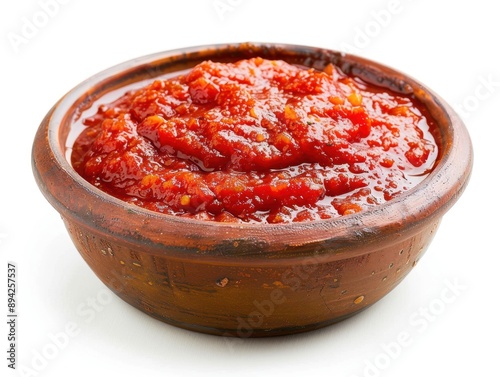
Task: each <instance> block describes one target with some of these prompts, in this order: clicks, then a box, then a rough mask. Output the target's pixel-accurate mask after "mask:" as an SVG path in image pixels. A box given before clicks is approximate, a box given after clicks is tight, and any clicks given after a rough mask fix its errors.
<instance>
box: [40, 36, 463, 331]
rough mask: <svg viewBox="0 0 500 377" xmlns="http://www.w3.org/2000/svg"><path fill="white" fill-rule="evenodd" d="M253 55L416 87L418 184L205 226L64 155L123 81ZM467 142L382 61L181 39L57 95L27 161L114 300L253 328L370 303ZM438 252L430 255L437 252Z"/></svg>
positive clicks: (427, 97)
mask: <svg viewBox="0 0 500 377" xmlns="http://www.w3.org/2000/svg"><path fill="white" fill-rule="evenodd" d="M254 56H261V57H263V58H268V59H283V60H285V61H288V62H289V63H294V64H300V65H303V66H309V67H314V68H318V69H323V68H324V67H325V66H326V65H327V64H328V63H330V62H331V63H333V64H334V65H336V66H338V67H340V68H341V69H342V70H343V71H344V72H346V73H349V74H352V75H355V76H358V77H360V78H362V79H364V80H366V81H369V82H374V83H377V84H378V85H381V86H385V87H388V88H391V89H392V90H395V91H397V92H403V93H413V94H414V95H415V96H416V97H418V98H419V99H420V100H421V101H422V102H423V103H424V104H425V106H427V108H428V109H429V111H430V113H431V114H432V116H433V117H434V118H435V120H436V122H437V124H438V127H439V132H438V133H439V135H437V136H438V137H437V138H438V143H439V144H440V153H439V157H438V162H437V164H436V166H435V169H434V170H433V171H432V173H431V174H430V175H429V176H428V177H427V178H426V179H425V180H424V181H422V182H421V183H420V184H419V185H418V186H416V187H415V188H413V189H411V190H409V191H407V192H406V193H405V194H403V195H400V196H399V197H397V198H395V199H393V200H392V201H390V202H389V203H387V204H384V205H380V206H378V207H376V208H375V209H373V210H369V211H365V212H360V213H357V214H353V215H348V216H345V217H342V218H340V219H335V220H323V221H315V222H309V223H293V224H286V225H269V224H264V225H259V224H225V223H215V222H203V221H196V220H192V219H184V218H178V217H175V216H169V215H164V214H159V213H154V212H151V211H148V210H145V209H141V208H138V207H136V206H133V205H130V204H127V203H124V202H122V201H120V200H118V199H115V198H113V197H111V196H109V195H107V194H105V193H103V192H101V191H100V190H98V189H96V188H95V187H93V186H91V185H90V184H89V183H87V182H86V181H85V180H84V179H82V178H81V177H80V176H79V175H78V174H77V173H76V172H75V171H74V170H73V168H72V167H71V165H70V164H69V163H68V159H67V143H69V142H70V141H68V135H71V134H70V130H71V127H72V124H73V122H74V119H75V117H77V116H78V114H79V113H80V112H81V111H82V110H84V109H86V108H88V107H89V106H90V105H91V104H92V102H93V101H95V100H96V99H98V98H100V97H101V96H103V95H105V94H106V93H109V92H110V91H113V90H116V89H118V88H120V87H123V86H125V85H129V84H133V83H135V82H139V81H143V80H150V79H152V78H154V77H156V76H159V75H164V74H167V73H173V72H177V71H181V70H185V69H188V68H190V67H193V66H194V65H196V64H198V63H200V62H201V61H203V60H207V59H211V60H214V61H235V60H239V59H245V58H250V57H254ZM471 167H472V147H471V142H470V139H469V136H468V133H467V131H466V129H465V127H464V125H463V123H462V121H461V120H460V119H459V117H458V116H457V114H456V113H455V112H454V111H453V110H452V109H451V108H450V107H449V106H448V105H447V104H446V103H445V102H444V101H443V100H442V99H441V98H439V97H438V96H437V95H436V94H434V93H433V92H432V91H431V90H429V89H428V88H426V87H425V86H423V85H422V84H420V83H418V82H417V81H415V80H414V79H412V78H410V77H408V76H406V75H404V74H402V73H399V72H397V71H395V70H393V69H391V68H388V67H385V66H383V65H381V64H378V63H375V62H372V61H368V60H365V59H362V58H360V57H355V56H352V55H345V54H342V53H339V52H335V51H329V50H323V49H318V48H312V47H304V46H293V45H274V44H273V45H271V44H237V45H215V46H203V47H195V48H186V49H181V50H175V51H168V52H162V53H159V54H155V55H151V56H146V57H143V58H139V59H136V60H133V61H130V62H127V63H124V64H121V65H118V66H116V67H114V68H111V69H109V70H107V71H104V72H102V73H99V74H97V75H96V76H94V77H92V78H90V79H89V80H87V81H85V82H83V83H82V84H80V85H78V86H77V87H76V88H74V89H73V90H72V91H70V92H69V93H68V94H67V95H65V96H64V97H63V98H62V99H61V100H60V101H59V102H58V103H57V104H56V105H55V106H54V107H53V108H52V110H50V112H49V113H48V114H47V116H46V118H45V119H44V120H43V122H42V123H41V125H40V128H39V130H38V133H37V134H36V138H35V141H34V146H33V170H34V174H35V177H36V181H37V183H38V185H39V187H40V190H41V191H42V193H43V194H44V195H45V197H46V198H47V200H48V201H49V202H50V203H51V204H52V206H54V208H55V209H56V210H57V211H58V212H59V213H60V214H61V216H62V219H63V221H64V224H65V225H66V228H67V230H68V232H69V234H70V236H71V238H72V240H73V242H74V244H75V246H76V248H77V249H78V251H79V252H80V254H81V255H82V257H83V259H84V260H85V261H86V262H87V263H88V265H89V266H90V267H91V268H92V270H93V271H94V272H95V274H96V275H97V276H98V277H99V278H100V279H101V280H102V281H103V282H104V283H105V284H106V285H107V286H108V287H109V289H111V290H112V291H113V292H115V293H116V294H117V295H118V296H119V297H121V298H122V299H123V300H125V301H126V302H128V303H129V304H131V305H133V306H135V307H136V308H138V309H140V310H142V311H144V312H145V313H147V314H149V315H151V316H153V317H155V318H157V319H160V320H162V321H165V322H167V323H170V324H172V325H175V326H179V327H182V328H186V329H190V330H195V331H200V332H204V333H210V334H217V335H227V336H239V337H261V336H274V335H283V334H292V333H298V332H302V331H307V330H312V329H317V328H320V327H323V326H326V325H329V324H332V323H334V322H338V321H340V320H343V319H345V318H348V317H349V316H352V315H354V314H356V313H359V312H360V311H362V310H364V309H366V308H368V307H369V306H370V305H372V304H374V303H375V302H377V301H378V300H380V299H381V298H382V297H384V296H385V295H386V294H387V293H388V292H389V291H391V290H392V289H393V288H394V287H395V286H396V285H397V284H398V283H399V282H401V281H402V280H403V279H404V277H405V276H406V275H407V274H408V273H409V272H410V271H411V269H412V268H413V267H414V266H415V264H416V263H417V261H418V260H419V259H420V258H421V257H422V255H423V254H424V252H425V250H426V249H427V247H428V245H429V243H430V242H431V240H432V238H433V236H434V234H435V232H436V230H437V228H438V224H439V222H440V220H441V218H442V216H443V215H444V214H445V212H446V211H447V210H448V209H449V208H450V207H451V206H452V205H453V204H454V203H455V202H456V201H457V199H458V198H459V196H460V194H461V193H462V191H463V190H464V188H465V186H466V184H467V181H468V179H469V176H470V172H471ZM436 251H437V250H436Z"/></svg>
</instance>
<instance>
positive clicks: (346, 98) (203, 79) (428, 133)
mask: <svg viewBox="0 0 500 377" xmlns="http://www.w3.org/2000/svg"><path fill="white" fill-rule="evenodd" d="M83 125H84V126H85V127H84V130H83V131H82V133H81V134H80V135H79V136H78V137H77V139H76V141H75V144H74V145H73V152H72V155H71V160H72V161H71V162H72V164H73V166H74V168H75V169H76V171H77V172H78V173H79V174H80V175H81V176H82V177H84V178H85V179H86V180H87V181H88V182H90V183H91V184H93V185H94V186H96V187H98V188H99V189H101V190H103V191H105V192H107V193H109V194H110V195H113V196H115V197H117V198H119V199H121V200H124V201H126V202H129V203H133V204H135V205H138V206H141V207H144V208H147V209H150V210H153V211H157V212H162V213H166V214H171V215H176V216H183V217H190V218H195V219H199V220H212V221H221V222H250V223H259V222H263V223H287V222H300V221H313V220H321V219H331V218H336V217H339V216H343V215H349V214H353V213H357V212H360V211H363V210H366V209H368V208H370V207H373V206H377V205H380V204H383V203H385V202H387V201H390V200H391V199H393V198H394V197H396V196H397V195H399V194H401V193H403V192H404V191H406V190H409V189H411V188H412V187H414V186H415V185H416V184H418V183H419V182H420V181H422V180H423V179H424V178H425V177H426V176H427V175H428V174H429V172H430V171H431V170H432V167H433V165H434V163H435V160H436V158H437V155H438V147H437V144H436V141H435V139H434V137H433V132H434V129H435V126H434V124H433V120H432V118H431V117H430V116H429V115H428V114H427V112H426V110H425V107H424V106H422V105H421V104H420V103H419V102H418V100H416V99H414V98H413V97H412V96H406V95H402V94H398V93H394V92H391V91H390V90H387V89H384V88H379V87H376V86H374V85H370V84H367V83H365V82H363V81H361V80H359V79H357V78H353V77H350V76H347V75H345V74H344V73H342V72H341V71H340V70H338V68H336V67H334V66H333V65H329V66H327V67H326V69H325V70H324V71H323V72H320V71H317V70H313V69H307V68H303V67H297V66H293V65H290V64H288V63H286V62H283V61H270V60H264V59H261V58H253V59H249V60H242V61H239V62H236V63H217V62H211V61H207V62H203V63H201V64H199V65H197V66H196V67H194V68H193V69H192V70H190V71H189V72H188V73H186V74H182V75H180V76H177V77H173V78H167V79H158V80H156V81H154V82H152V83H150V84H148V85H146V86H145V87H143V88H140V89H136V90H132V91H129V92H126V93H124V94H123V95H122V96H121V97H120V98H118V99H117V100H116V101H114V102H112V103H108V104H101V105H100V106H99V107H98V110H97V112H96V113H95V114H94V115H91V116H88V117H86V118H85V119H83Z"/></svg>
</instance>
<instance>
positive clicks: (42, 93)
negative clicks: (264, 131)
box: [0, 0, 500, 377]
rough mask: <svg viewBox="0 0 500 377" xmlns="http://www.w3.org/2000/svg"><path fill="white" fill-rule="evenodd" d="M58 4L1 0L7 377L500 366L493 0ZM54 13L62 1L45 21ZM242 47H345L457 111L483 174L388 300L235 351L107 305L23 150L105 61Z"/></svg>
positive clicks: (464, 370)
mask: <svg viewBox="0 0 500 377" xmlns="http://www.w3.org/2000/svg"><path fill="white" fill-rule="evenodd" d="M54 1H55V0H40V1H35V0H24V1H13V0H6V1H2V2H1V5H0V28H1V31H0V37H1V39H0V51H1V55H0V68H1V69H0V85H1V87H0V109H1V113H0V127H1V130H0V214H1V215H0V255H1V262H0V306H1V309H0V313H1V314H0V315H2V316H3V317H4V318H5V319H3V318H2V320H1V322H2V323H5V322H6V321H7V317H6V312H7V289H6V281H7V278H6V273H7V271H6V270H7V261H11V262H15V264H16V265H17V269H18V296H17V300H18V307H17V309H18V313H19V318H18V325H17V326H18V327H17V333H18V344H17V367H18V370H17V371H15V372H13V371H11V370H9V369H8V368H7V360H6V357H5V356H6V355H7V343H8V342H7V332H8V327H7V325H6V324H3V325H1V326H0V329H1V330H0V355H2V356H1V357H0V375H2V376H5V375H7V374H8V375H9V376H10V375H24V376H27V375H32V376H68V375H71V376H84V375H85V376H92V375H95V376H102V375H105V374H112V375H119V376H124V377H125V376H136V375H146V373H147V375H150V376H160V375H161V376H168V375H178V376H218V377H222V376H254V375H271V374H276V375H288V376H302V375H304V374H309V375H314V376H347V377H352V376H358V377H359V376H372V377H373V376H405V377H410V376H445V375H446V376H482V375H485V376H486V375H488V376H492V375H494V374H495V373H498V365H497V358H498V339H499V336H500V325H499V323H500V322H499V321H498V280H497V275H498V268H499V266H500V256H499V255H500V254H499V251H500V250H499V246H498V243H497V242H495V241H496V239H495V238H494V237H495V233H498V230H497V228H498V219H497V218H496V217H495V214H498V211H499V210H500V208H499V204H498V203H499V199H498V184H497V182H498V180H493V178H492V177H495V176H496V177H497V176H498V170H499V169H498V151H499V142H500V132H499V129H500V124H499V117H498V111H499V107H498V105H499V100H500V47H499V43H498V37H499V36H500V27H499V26H498V25H499V24H500V22H499V18H500V16H499V14H498V12H497V11H496V10H495V9H493V8H492V6H491V4H493V2H488V1H485V0H476V1H462V2H458V1H457V2H451V1H450V2H444V1H443V2H437V1H431V0H414V1H410V0H400V1H397V0H393V1H392V2H391V1H389V0H377V1H373V0H372V1H367V0H362V1H361V0H358V1H350V2H349V1H342V2H340V1H319V0H318V1H315V0H307V1H306V0H301V1H290V0H288V1H269V0H266V1H264V0H254V1H251V0H203V1H202V0H198V1H181V0H177V1H164V0H157V1H153V0H141V1H140V2H139V1H137V2H118V1H116V2H112V1H96V0H86V1H82V0H65V1H64V2H65V4H62V3H63V1H62V0H61V1H60V4H59V3H57V4H59V5H58V6H57V7H55V6H54ZM47 2H48V3H52V7H51V8H47V7H45V8H46V10H43V7H42V5H41V4H42V3H47ZM131 4H132V5H131ZM224 5H225V7H224ZM216 6H218V8H216ZM47 9H49V10H47ZM41 12H42V13H43V12H44V13H45V15H44V14H42V13H41ZM27 23H36V24H37V25H38V26H36V25H35V27H36V29H35V30H33V28H32V27H31V29H30V27H28V26H26V25H27ZM23 38H24V39H23ZM243 41H266V42H285V43H293V44H305V45H312V46H319V47H326V48H333V49H346V48H349V47H350V48H351V50H352V51H354V52H355V53H357V54H359V55H363V56H366V57H368V58H370V59H374V60H377V61H380V62H382V63H385V64H387V65H390V66H392V67H395V68H397V69H399V70H401V71H404V72H406V73H408V74H410V75H411V76H413V77H415V78H417V79H418V80H420V81H421V82H423V83H425V84H426V85H428V86H429V87H431V88H432V89H433V90H435V91H436V92H437V93H439V94H440V95H441V96H442V97H443V98H445V99H446V100H447V101H448V102H449V103H451V104H452V105H454V106H455V107H456V108H457V109H458V108H459V107H462V108H464V110H465V111H464V112H462V114H463V119H464V120H465V122H466V124H467V127H468V129H469V132H470V134H471V137H472V140H473V143H474V147H475V166H474V172H473V176H472V180H471V182H470V184H469V186H468V188H467V190H466V192H465V194H464V195H463V196H462V197H461V199H460V200H459V202H458V203H457V204H456V205H455V206H454V207H453V208H452V210H451V211H450V212H449V213H448V214H447V215H446V216H445V217H444V219H443V223H442V225H441V228H440V230H439V232H438V234H437V236H436V238H435V240H434V242H433V244H432V245H431V247H430V248H429V250H428V251H427V254H426V255H425V257H424V258H423V259H422V260H421V261H420V263H419V264H418V266H417V267H416V268H415V269H414V270H413V271H412V273H411V274H410V275H409V276H408V277H407V278H406V279H405V280H404V282H403V283H402V284H400V285H399V286H398V287H397V288H396V289H395V290H394V291H393V292H392V293H391V294H389V295H388V296H387V297H386V298H384V299H383V300H381V301H380V302H379V303H377V304H376V305H374V306H372V307H371V308H370V309H369V310H367V311H365V312H363V313H362V314H360V315H358V316H355V317H354V318H351V319H349V320H346V321H344V322H342V323H340V324H337V325H335V326H331V327H328V328H325V329H323V330H320V331H315V332H310V333H307V334H303V335H297V336H289V337H282V338H274V339H257V340H244V341H241V342H231V341H229V342H228V341H227V340H225V339H223V338H218V337H214V336H208V335H202V334H197V333H193V332H189V331H184V330H181V329H177V328H174V327H171V326H169V325H166V324H163V323H160V322H158V321H156V320H153V319H151V318H150V317H148V316H146V315H144V314H143V313H141V312H139V311H138V310H136V309H134V308H132V307H130V306H129V305H127V304H125V303H124V302H122V301H121V300H120V299H118V298H116V297H114V296H111V294H110V293H109V291H108V290H107V289H106V288H105V287H104V286H103V284H102V283H101V282H100V281H99V280H98V279H97V278H96V277H95V276H94V275H93V273H92V272H91V271H90V269H89V268H88V267H87V266H86V264H85V263H84V262H83V260H82V259H81V257H80V256H79V254H78V253H77V251H76V250H75V249H74V247H73V245H72V243H71V241H70V240H69V238H68V236H67V234H66V231H65V229H64V226H63V224H62V221H61V220H60V218H59V215H58V214H57V213H56V211H55V210H53V208H52V207H51V206H50V205H49V204H48V203H47V202H46V200H45V199H44V198H43V196H42V195H41V194H40V192H39V190H38V188H37V186H36V184H35V181H34V179H33V175H32V172H31V145H32V142H33V137H34V135H35V131H36V129H37V127H38V125H39V123H40V121H41V120H42V118H43V117H44V115H45V114H46V113H47V111H48V110H49V109H50V108H51V106H52V105H53V104H54V103H55V102H56V101H57V100H58V99H59V98H60V97H61V96H62V95H64V94H65V93H66V92H67V91H68V90H70V89H71V88H72V87H73V86H75V85H76V84H78V83H80V82H81V81H82V80H84V79H86V78H88V77H89V76H91V75H93V74H95V73H97V72H99V71H101V70H103V69H105V68H108V67H110V66H112V65H115V64H118V63H120V62H122V61H125V60H129V59H132V58H135V57H138V56H142V55H145V54H149V53H154V52H158V51H162V50H169V49H174V48H180V47H187V46H194V45H202V44H211V43H223V42H243ZM488 83H489V84H488ZM490 215H491V216H490ZM450 285H451V286H454V289H453V290H450V288H449V286H450ZM443 293H444V294H446V295H447V296H446V297H448V299H447V301H448V302H446V303H445V302H444V301H442V298H441V295H442V294H443ZM93 302H95V304H93ZM424 311H427V312H428V313H429V314H428V315H427V317H426V316H424V314H423V313H424ZM3 313H5V314H3ZM68 330H69V331H68ZM64 332H67V333H69V335H64V334H63V333H64ZM404 336H406V337H407V338H408V340H407V341H406V342H404V344H403V345H401V344H400V345H397V342H398V339H400V338H401V337H404ZM492 346H495V347H496V349H495V348H494V347H492ZM21 365H23V366H24V371H25V372H24V373H21V372H20V370H19V368H20V367H21ZM6 372H8V373H6Z"/></svg>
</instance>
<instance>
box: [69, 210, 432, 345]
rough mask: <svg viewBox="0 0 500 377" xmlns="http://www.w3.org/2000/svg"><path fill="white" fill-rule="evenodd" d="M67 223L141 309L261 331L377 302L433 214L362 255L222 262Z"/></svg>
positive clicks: (247, 333)
mask: <svg viewBox="0 0 500 377" xmlns="http://www.w3.org/2000/svg"><path fill="white" fill-rule="evenodd" d="M65 224H66V227H67V229H68V232H69V234H70V236H71V238H72V240H73V242H74V244H75V246H76V248H77V249H78V251H79V252H80V254H81V255H82V257H83V259H84V260H85V261H86V262H87V264H88V265H89V266H90V267H91V269H92V270H93V271H94V273H95V274H96V275H97V276H98V277H99V278H100V279H101V280H102V281H103V282H104V284H106V285H107V286H108V287H109V288H110V289H111V290H112V291H114V292H115V293H116V294H117V295H118V296H120V297H121V298H122V299H123V300H125V301H126V302H128V303H129V304H131V305H133V306H134V307H136V308H138V309H139V310H142V311H143V312H145V313H147V314H149V315H151V316H153V317H155V318H157V319H160V320H162V321H164V322H167V323H170V324H173V325H176V326H179V327H182V328H186V329H190V330H195V331H199V332H204V333H210V334H215V335H223V336H237V337H263V336H275V335H286V334H293V333H297V332H302V331H307V330H312V329H316V328H319V327H323V326H326V325H329V324H331V323H334V322H338V321H340V320H343V319H345V318H347V317H349V316H351V315H353V314H355V313H357V312H359V311H361V310H363V309H364V308H366V307H368V306H370V305H372V304H373V303H375V302H377V301H378V300H379V299H381V298H382V297H384V296H385V295H386V294H387V293H388V292H389V291H391V290H392V289H393V288H394V287H395V286H396V285H397V284H399V283H400V282H401V281H402V280H403V278H404V277H405V276H406V275H407V274H408V273H409V272H410V270H411V269H412V268H413V267H414V266H415V265H416V264H417V262H418V260H419V259H420V258H421V257H422V255H423V253H424V252H425V250H426V249H427V246H428V245H429V243H430V241H431V240H432V238H433V236H434V234H435V232H436V230H437V227H438V224H439V222H434V223H431V224H429V225H428V226H427V227H426V228H424V229H423V230H422V231H421V232H419V233H418V234H416V235H414V236H412V237H410V238H406V239H399V240H397V241H396V242H395V243H393V244H392V245H391V246H386V247H384V248H380V249H377V248H374V249H373V251H371V252H369V253H366V254H363V255H360V256H356V257H348V256H346V257H345V259H337V260H334V261H332V260H331V258H330V257H329V253H328V250H321V251H326V252H327V253H324V254H323V253H318V254H317V255H316V256H310V257H307V258H302V259H292V260H277V261H276V262H275V263H273V264H269V263H268V261H265V260H264V259H262V258H257V257H253V258H248V259H246V260H241V261H240V262H238V263H235V262H234V261H233V262H231V263H228V260H227V259H225V258H221V259H220V260H219V261H217V260H213V259H210V260H205V258H203V257H201V258H200V259H199V260H196V259H194V258H191V257H190V258H184V259H183V258H173V257H171V256H169V255H168V254H165V255H151V254H150V253H148V252H147V251H144V250H141V249H138V248H134V247H133V246H132V247H131V246H130V245H128V244H126V243H123V242H120V239H119V238H113V237H111V236H109V235H103V234H99V233H97V232H95V231H93V230H92V229H89V228H87V227H85V226H81V225H79V224H77V223H74V222H71V221H68V220H67V219H65ZM234 242H237V241H234ZM321 247H322V246H321V245H318V251H320V249H321Z"/></svg>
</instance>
